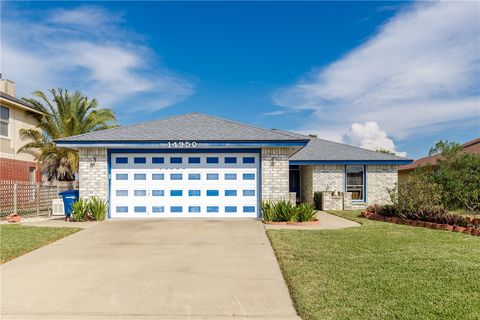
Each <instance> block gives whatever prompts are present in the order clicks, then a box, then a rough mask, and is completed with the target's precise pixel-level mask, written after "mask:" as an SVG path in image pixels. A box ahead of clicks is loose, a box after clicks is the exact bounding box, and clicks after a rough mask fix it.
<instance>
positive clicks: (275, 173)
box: [57, 113, 411, 218]
mask: <svg viewBox="0 0 480 320" xmlns="http://www.w3.org/2000/svg"><path fill="white" fill-rule="evenodd" d="M57 144H58V146H61V147H68V148H73V149H77V150H79V152H80V169H79V179H80V181H79V182H80V196H81V197H90V196H100V197H101V198H103V199H106V200H108V201H109V203H110V210H109V217H114V218H117V217H177V216H188V217H259V216H260V212H259V203H260V201H262V200H272V201H278V200H282V199H285V200H289V199H291V198H292V194H291V192H295V193H296V195H298V196H297V198H299V199H303V200H305V201H310V202H311V201H312V199H313V193H314V192H315V191H341V192H345V191H347V192H349V193H348V194H349V195H351V196H352V199H353V200H352V201H354V202H355V203H359V204H360V205H363V206H364V205H366V204H367V203H385V202H388V201H389V197H388V193H387V190H386V187H390V186H393V185H394V184H395V183H396V182H397V169H398V166H399V165H401V164H407V163H410V162H411V160H407V159H405V158H401V157H397V156H394V155H391V154H385V153H379V152H375V151H370V150H365V149H361V148H357V147H352V146H348V145H343V144H339V143H334V142H329V141H325V140H321V139H317V138H312V137H308V136H304V135H299V134H296V133H292V132H287V131H281V130H272V129H263V128H258V127H254V126H251V125H247V124H242V123H238V122H234V121H230V120H226V119H221V118H217V117H212V116H208V115H203V114H200V113H191V114H186V115H179V116H175V117H171V118H166V119H161V120H156V121H149V122H144V123H140V124H134V125H129V126H124V127H118V128H113V129H108V130H102V131H97V132H92V133H86V134H82V135H77V136H73V137H68V138H64V139H60V140H57ZM294 196H295V194H294Z"/></svg>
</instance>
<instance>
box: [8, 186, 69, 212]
mask: <svg viewBox="0 0 480 320" xmlns="http://www.w3.org/2000/svg"><path fill="white" fill-rule="evenodd" d="M73 187H75V186H74V185H73V184H72V183H63V182H62V183H60V182H59V183H57V185H45V184H39V183H36V184H35V183H29V182H19V181H5V180H2V181H0V218H2V219H4V218H5V217H6V216H8V215H9V214H11V213H17V214H19V215H21V216H24V217H32V216H42V215H50V214H51V212H52V199H58V198H59V197H60V196H59V195H58V193H59V192H62V191H65V190H69V189H72V188H73Z"/></svg>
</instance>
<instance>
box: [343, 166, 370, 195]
mask: <svg viewBox="0 0 480 320" xmlns="http://www.w3.org/2000/svg"><path fill="white" fill-rule="evenodd" d="M345 171H346V175H347V181H346V182H347V188H346V189H347V192H351V193H352V200H354V201H355V200H356V201H364V200H365V190H364V184H365V166H346V170H345Z"/></svg>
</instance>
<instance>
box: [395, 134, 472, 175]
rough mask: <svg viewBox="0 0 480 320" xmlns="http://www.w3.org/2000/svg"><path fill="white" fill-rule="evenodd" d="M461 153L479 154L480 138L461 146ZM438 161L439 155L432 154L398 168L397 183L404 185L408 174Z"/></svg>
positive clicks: (433, 164)
mask: <svg viewBox="0 0 480 320" xmlns="http://www.w3.org/2000/svg"><path fill="white" fill-rule="evenodd" d="M462 150H463V152H468V153H477V154H480V138H477V139H474V140H471V141H468V142H465V143H464V144H462ZM439 159H440V155H439V154H434V155H431V156H428V157H423V158H420V159H418V160H415V161H413V162H412V163H410V164H406V165H402V166H400V167H399V168H398V183H404V182H406V181H407V180H408V176H409V175H410V173H412V172H413V171H415V169H417V168H420V167H423V166H426V165H432V166H435V165H436V164H437V161H438V160H439Z"/></svg>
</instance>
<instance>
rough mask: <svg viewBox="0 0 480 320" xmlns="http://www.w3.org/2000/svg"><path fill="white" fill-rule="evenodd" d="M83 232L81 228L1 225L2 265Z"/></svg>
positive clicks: (0, 253) (0, 248)
mask: <svg viewBox="0 0 480 320" xmlns="http://www.w3.org/2000/svg"><path fill="white" fill-rule="evenodd" d="M80 230H82V229H81V228H53V227H30V226H22V225H0V241H1V243H0V263H5V262H7V261H9V260H12V259H14V258H16V257H19V256H21V255H23V254H25V253H27V252H30V251H32V250H35V249H37V248H40V247H43V246H44V245H47V244H49V243H51V242H54V241H56V240H58V239H61V238H63V237H66V236H68V235H70V234H72V233H75V232H77V231H80Z"/></svg>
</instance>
